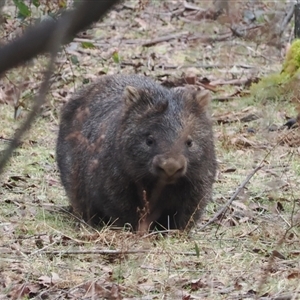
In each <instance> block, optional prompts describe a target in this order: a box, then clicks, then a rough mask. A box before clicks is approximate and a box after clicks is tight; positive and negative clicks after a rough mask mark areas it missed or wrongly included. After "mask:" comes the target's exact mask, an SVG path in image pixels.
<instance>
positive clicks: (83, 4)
mask: <svg viewBox="0 0 300 300" xmlns="http://www.w3.org/2000/svg"><path fill="white" fill-rule="evenodd" d="M117 2H118V0H101V1H80V2H79V5H78V7H77V8H76V9H75V10H71V11H68V12H66V13H65V14H63V16H62V17H61V18H60V19H58V21H53V20H47V21H43V22H41V23H40V24H38V25H36V26H34V27H32V28H30V29H28V30H27V31H26V32H25V34H24V35H23V36H21V37H19V38H17V39H15V40H14V41H12V42H10V43H8V44H7V45H5V46H3V47H1V48H0V73H3V72H5V71H7V70H9V69H11V68H13V67H16V66H18V65H19V64H21V63H23V62H25V61H28V60H30V59H31V58H33V57H35V56H36V55H38V54H42V53H47V52H48V53H49V52H50V51H51V43H50V41H52V40H53V38H55V34H57V32H58V30H59V28H61V26H62V25H63V24H64V23H65V20H66V19H70V20H71V23H70V26H69V27H68V30H67V32H66V35H65V36H64V39H63V41H62V43H63V44H65V43H67V42H69V41H70V40H71V39H72V38H73V37H74V35H75V34H77V33H78V32H79V31H80V30H82V29H84V28H85V27H87V26H88V25H91V24H92V23H93V22H95V21H97V20H99V19H100V17H102V16H103V15H104V14H105V13H106V12H107V11H108V10H109V9H110V8H111V7H112V6H113V5H114V4H116V3H117Z"/></svg>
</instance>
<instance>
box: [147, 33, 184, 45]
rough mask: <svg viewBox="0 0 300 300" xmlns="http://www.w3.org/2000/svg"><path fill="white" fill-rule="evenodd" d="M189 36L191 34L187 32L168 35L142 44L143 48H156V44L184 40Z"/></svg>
mask: <svg viewBox="0 0 300 300" xmlns="http://www.w3.org/2000/svg"><path fill="white" fill-rule="evenodd" d="M188 35H189V32H187V31H185V32H179V33H174V34H170V35H166V36H161V37H158V38H156V39H153V40H148V41H146V42H144V43H143V44H142V46H144V47H150V46H154V45H156V44H159V43H162V42H168V41H170V40H174V39H179V38H182V37H185V36H188Z"/></svg>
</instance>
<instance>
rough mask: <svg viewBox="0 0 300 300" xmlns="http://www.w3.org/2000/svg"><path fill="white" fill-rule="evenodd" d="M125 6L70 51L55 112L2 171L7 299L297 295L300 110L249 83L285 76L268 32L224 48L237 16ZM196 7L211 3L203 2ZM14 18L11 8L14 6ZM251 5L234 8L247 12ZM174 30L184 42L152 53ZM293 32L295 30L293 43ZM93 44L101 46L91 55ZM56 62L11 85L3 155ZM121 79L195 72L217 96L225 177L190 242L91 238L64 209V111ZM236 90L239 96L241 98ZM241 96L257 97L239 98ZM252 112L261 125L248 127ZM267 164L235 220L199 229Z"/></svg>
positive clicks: (5, 93)
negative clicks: (60, 141)
mask: <svg viewBox="0 0 300 300" xmlns="http://www.w3.org/2000/svg"><path fill="white" fill-rule="evenodd" d="M124 3H125V4H124V5H125V6H124V5H119V6H118V8H117V9H116V10H113V11H112V12H111V13H110V14H109V16H108V17H107V18H105V19H104V20H103V22H102V23H98V24H95V26H94V28H93V29H89V30H87V31H86V32H85V35H83V36H82V37H79V38H77V39H75V41H74V42H72V43H71V44H70V45H68V46H66V48H65V49H64V51H63V52H62V53H61V55H60V57H59V59H58V62H57V69H56V72H55V74H54V75H53V83H52V86H51V90H50V92H49V97H48V98H49V99H48V103H47V105H46V106H45V107H44V108H43V110H42V112H41V116H40V117H39V118H38V119H37V121H36V122H35V123H34V125H33V127H32V130H31V131H30V132H29V133H28V134H27V135H26V136H25V137H24V138H23V142H22V144H21V146H20V147H19V148H18V149H17V150H16V151H15V153H14V155H13V157H12V158H11V160H10V162H9V164H8V166H7V168H6V170H5V172H4V173H3V174H2V175H1V183H0V202H1V205H0V299H19V298H20V299H184V300H189V299H254V298H259V299H298V298H299V297H300V284H299V282H300V259H299V256H300V250H299V249H300V241H299V235H300V231H299V226H300V225H299V224H300V200H299V184H300V176H299V175H300V163H299V162H300V159H299V149H300V148H299V146H300V143H299V142H298V141H299V140H298V129H293V130H286V129H285V130H278V129H280V128H281V125H283V124H284V123H285V122H286V120H287V118H288V117H292V116H295V115H296V112H295V110H294V107H293V105H292V104H291V103H290V102H289V101H288V99H286V98H285V97H282V96H278V97H277V98H276V97H275V98H273V99H261V98H260V97H259V95H256V97H254V96H253V95H251V94H248V93H247V92H248V88H247V86H244V85H242V86H241V85H240V84H238V83H239V82H242V81H243V80H245V79H249V78H255V77H259V76H262V75H263V74H267V73H270V72H274V71H280V68H281V62H282V58H283V56H282V51H281V49H280V50H278V49H279V48H278V47H277V48H276V47H274V45H273V44H274V43H271V42H269V40H268V37H266V36H264V35H263V34H264V33H265V32H264V31H262V32H261V33H260V34H258V33H257V34H256V37H259V38H260V39H261V40H260V41H258V40H257V39H254V38H253V36H252V38H251V39H250V38H248V39H247V38H245V39H242V38H237V37H235V38H227V39H224V40H218V38H219V37H220V36H222V35H226V34H228V33H229V34H230V32H231V31H230V30H229V28H228V20H227V21H226V20H225V21H224V19H218V20H211V19H206V20H204V19H203V18H202V17H201V14H199V12H198V11H195V10H185V11H184V13H181V14H180V13H178V11H179V12H180V10H183V9H184V3H183V1H165V2H161V1H125V2H124ZM258 3H259V4H260V3H262V1H258ZM240 4H241V3H240ZM275 4H276V5H277V6H276V5H275ZM194 5H198V7H202V8H203V7H204V2H202V1H195V3H194ZM208 5H211V7H213V6H212V3H211V2H210V1H207V2H205V7H204V8H206V6H208ZM6 9H7V12H8V13H9V12H10V7H7V8H6ZM243 9H245V8H243V6H242V7H241V8H239V7H238V5H237V4H235V6H232V11H233V12H234V16H236V17H238V16H239V15H240V13H241V12H243ZM255 9H257V11H258V10H259V9H264V15H267V14H268V13H271V12H274V11H277V10H279V11H280V10H281V11H282V10H283V9H284V3H281V2H280V3H279V2H278V3H276V2H272V3H271V2H264V3H262V4H261V6H259V7H258V8H255ZM197 12H198V15H197V16H195V14H196V13H197ZM193 13H194V15H193ZM199 15H200V16H199ZM18 22H19V21H18V20H16V19H14V18H12V19H11V24H8V25H9V26H10V27H9V26H8V25H7V23H6V24H5V25H3V32H4V33H7V32H9V33H10V34H11V35H14V34H17V33H18V28H19V23H18ZM12 28H13V30H12ZM185 32H188V33H189V34H184V33H185ZM174 33H176V34H180V33H183V34H182V36H181V38H172V39H170V40H168V41H165V42H157V43H156V44H154V45H153V46H151V47H144V46H142V45H143V43H144V42H145V41H148V40H151V39H155V38H157V37H158V36H159V37H161V36H164V37H169V36H170V35H172V34H174ZM290 33H291V28H289V27H288V28H287V29H286V31H285V34H284V37H286V36H289V35H290ZM6 37H9V38H10V37H11V36H9V35H7V34H6ZM82 38H84V39H85V41H89V42H90V43H92V45H93V46H94V47H91V45H86V44H85V46H84V44H82V43H81V42H82V40H81V39H82ZM208 38H214V39H215V41H212V40H209V39H208ZM286 40H287V39H286V38H283V41H282V45H285V41H286ZM45 60H46V58H45V57H41V58H39V59H37V60H34V61H33V62H32V63H31V64H29V65H27V66H23V67H20V68H18V69H15V70H12V71H10V72H8V73H7V74H6V76H5V77H3V78H2V79H1V82H0V83H1V87H2V92H1V95H0V103H1V106H0V128H1V131H0V150H2V149H4V148H5V147H6V146H7V144H8V142H9V141H8V140H9V138H11V136H12V135H13V133H14V131H15V130H16V129H17V128H18V126H19V124H20V123H21V122H22V121H23V120H24V118H25V117H26V109H29V108H28V107H30V103H31V99H32V98H33V96H34V94H35V93H36V90H37V87H38V86H39V84H40V83H41V81H42V79H41V78H42V76H41V75H42V70H43V67H44V66H45ZM118 72H121V73H134V72H137V73H144V74H146V75H149V76H152V77H154V78H157V79H159V80H161V81H165V80H166V79H168V80H170V81H172V80H174V78H180V77H181V78H187V77H188V76H190V77H192V78H195V76H197V78H198V80H199V79H202V81H201V82H204V81H203V78H205V77H206V78H208V79H209V80H210V81H211V86H213V89H215V90H216V92H215V93H212V97H213V99H214V100H213V101H212V114H213V119H214V131H215V139H216V151H217V156H218V163H219V170H218V176H217V180H216V183H215V186H214V196H213V200H214V201H213V202H212V203H210V204H209V205H208V207H207V213H206V215H205V216H204V218H203V220H202V222H201V224H199V226H198V227H197V228H195V229H193V230H192V232H191V233H189V234H182V233H178V232H174V233H171V234H169V235H168V236H160V235H158V234H156V235H154V234H149V235H147V236H143V237H141V236H138V235H136V234H133V233H130V232H127V231H125V230H112V229H110V228H104V229H100V228H98V229H93V228H89V227H88V226H84V225H82V224H80V223H78V222H76V221H74V220H73V219H72V218H71V217H70V216H68V214H67V213H63V212H62V209H61V208H62V207H64V206H66V205H67V203H68V202H67V198H66V196H65V193H64V190H63V188H62V186H61V184H60V180H59V176H58V170H57V167H56V162H55V150H54V149H55V141H56V136H57V130H58V123H59V111H60V108H61V105H62V104H63V103H64V102H65V101H67V99H68V98H69V97H70V96H71V94H72V92H73V91H74V90H76V89H77V88H78V87H80V86H82V85H83V84H85V83H87V82H90V81H93V80H95V79H96V78H97V77H98V76H99V74H102V73H109V74H113V73H118ZM191 74H192V75H191ZM233 80H235V81H234V82H235V84H229V81H233ZM233 94H236V95H238V96H237V97H234V98H231V97H230V96H231V95H233ZM243 94H244V95H247V96H246V97H239V95H243ZM222 97H223V98H224V97H225V98H227V101H220V99H221V98H222ZM228 99H229V100H228ZM14 103H15V106H17V107H18V110H17V114H18V118H17V119H14V118H13V116H14V113H15V109H14ZM21 104H22V105H21ZM24 107H25V109H24ZM251 116H256V119H255V120H253V121H247V120H246V122H245V118H246V119H247V118H248V119H249V117H251ZM283 137H284V141H285V142H280V141H281V140H282V139H283ZM287 141H288V143H287ZM259 164H261V165H262V168H261V169H260V170H258V171H257V172H256V174H255V175H254V176H253V177H252V179H251V180H250V182H249V183H248V184H247V185H246V186H245V187H244V188H242V189H241V191H240V193H239V194H238V196H237V197H236V198H235V200H234V201H233V202H232V204H231V205H230V206H229V208H228V210H227V211H226V213H225V214H224V215H223V218H218V219H217V220H216V221H215V222H213V224H211V225H209V226H207V227H206V228H205V229H202V230H200V229H201V227H202V226H203V225H204V224H205V223H206V222H207V221H208V220H209V219H210V218H212V217H213V216H214V214H215V213H216V212H217V211H218V210H219V209H220V208H222V207H224V205H225V204H226V202H227V201H228V200H229V199H230V197H231V196H232V194H233V193H234V192H235V191H236V189H237V187H238V186H239V185H240V184H241V183H242V182H243V181H244V180H245V179H246V177H247V176H248V175H249V174H250V173H251V172H252V171H253V169H254V168H255V167H256V166H258V165H259ZM280 297H281V298H280ZM284 297H285V298H284Z"/></svg>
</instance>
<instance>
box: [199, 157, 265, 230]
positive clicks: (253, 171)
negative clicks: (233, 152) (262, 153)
mask: <svg viewBox="0 0 300 300" xmlns="http://www.w3.org/2000/svg"><path fill="white" fill-rule="evenodd" d="M262 163H263V161H261V162H260V164H259V165H258V166H257V167H256V168H255V169H254V170H252V172H251V173H250V174H249V175H248V176H247V177H246V179H245V180H244V181H243V182H242V183H241V184H240V185H239V186H238V188H237V189H236V190H235V192H234V193H233V195H232V196H231V198H230V199H229V200H228V201H227V203H226V204H225V205H224V206H223V207H222V208H221V209H220V210H219V211H218V212H217V213H216V214H215V215H214V216H213V217H212V218H211V219H210V220H209V221H208V222H207V223H206V224H204V225H203V226H202V227H200V230H203V229H204V228H206V227H207V226H208V225H210V224H212V223H214V222H215V221H216V220H217V219H218V218H219V217H220V216H222V215H223V214H225V212H226V210H227V209H228V207H229V205H230V204H231V203H232V202H233V200H234V199H235V198H236V196H237V195H238V194H239V193H240V191H241V190H242V189H243V188H244V187H245V186H246V184H247V183H248V182H249V181H250V179H251V178H252V177H253V176H254V175H255V173H256V172H257V171H258V170H260V169H261V168H262V167H263V166H262Z"/></svg>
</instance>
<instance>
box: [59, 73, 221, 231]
mask: <svg viewBox="0 0 300 300" xmlns="http://www.w3.org/2000/svg"><path fill="white" fill-rule="evenodd" d="M208 105H209V96H208V93H207V92H205V91H196V90H195V89H193V88H188V87H186V88H173V89H168V88H165V87H162V86H161V85H159V84H158V83H156V82H155V81H153V80H151V79H149V78H147V77H143V76H137V75H112V76H102V77H101V78H100V79H99V81H98V82H96V83H94V84H91V85H89V86H88V87H86V88H84V89H83V90H81V91H80V92H79V93H78V94H77V95H75V96H74V97H73V99H71V100H70V101H69V102H68V103H67V104H66V105H65V107H64V108H63V110H62V116H61V124H60V129H59V135H58V142H57V162H58V167H59V170H60V176H61V180H62V183H63V185H64V187H65V189H66V192H67V195H68V197H69V199H70V202H71V205H72V207H73V211H74V212H75V213H76V214H77V215H79V216H81V217H82V218H83V219H84V220H86V221H87V222H89V223H91V224H99V223H101V222H104V223H110V224H114V225H116V226H124V225H125V224H127V223H128V224H130V225H131V226H132V228H133V230H136V231H147V230H148V229H150V228H151V229H153V228H155V227H159V228H166V229H180V230H184V229H189V228H191V227H192V226H193V225H194V224H195V222H197V221H198V220H199V218H200V216H201V214H202V212H203V210H204V208H205V206H206V204H207V203H208V201H210V200H211V194H212V185H213V182H214V177H215V172H216V158H215V151H214V143H213V133H212V125H211V120H210V117H209V115H208V112H207V108H208Z"/></svg>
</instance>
